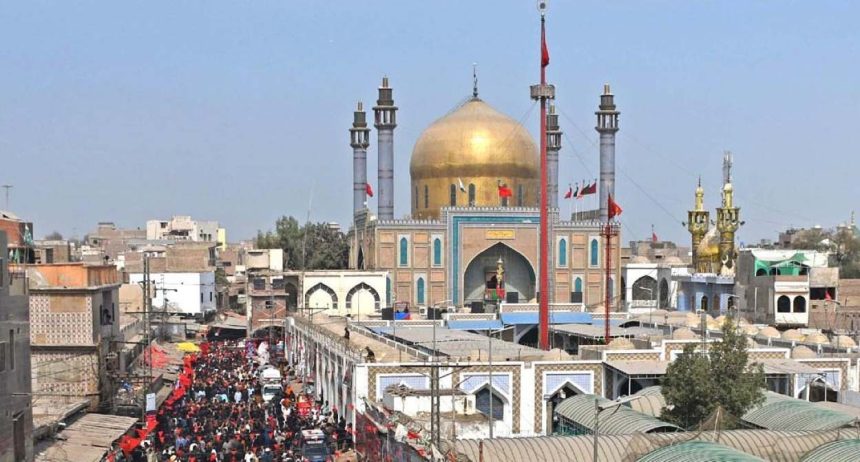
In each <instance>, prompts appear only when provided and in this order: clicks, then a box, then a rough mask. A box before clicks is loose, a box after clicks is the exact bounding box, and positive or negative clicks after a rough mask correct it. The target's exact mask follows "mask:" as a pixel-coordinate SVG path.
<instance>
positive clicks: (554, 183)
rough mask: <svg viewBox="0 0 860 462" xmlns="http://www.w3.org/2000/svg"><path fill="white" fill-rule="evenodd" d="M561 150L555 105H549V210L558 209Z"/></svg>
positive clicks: (547, 140) (547, 127)
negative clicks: (559, 158)
mask: <svg viewBox="0 0 860 462" xmlns="http://www.w3.org/2000/svg"><path fill="white" fill-rule="evenodd" d="M560 149H561V129H560V128H559V127H558V114H556V112H555V105H554V104H550V105H549V113H548V114H547V115H546V168H547V175H548V176H549V181H547V186H546V189H547V194H549V206H550V208H553V209H556V208H558V151H559V150H560Z"/></svg>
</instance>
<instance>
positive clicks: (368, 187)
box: [364, 183, 373, 197]
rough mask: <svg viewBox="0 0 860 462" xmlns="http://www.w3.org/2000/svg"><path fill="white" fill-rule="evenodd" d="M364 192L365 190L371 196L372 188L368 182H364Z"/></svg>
mask: <svg viewBox="0 0 860 462" xmlns="http://www.w3.org/2000/svg"><path fill="white" fill-rule="evenodd" d="M364 192H366V193H367V195H368V196H370V197H373V188H371V187H370V183H364Z"/></svg>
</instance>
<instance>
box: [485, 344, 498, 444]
mask: <svg viewBox="0 0 860 462" xmlns="http://www.w3.org/2000/svg"><path fill="white" fill-rule="evenodd" d="M487 339H488V343H489V345H488V347H487V349H488V356H489V360H490V372H489V378H490V439H493V427H495V426H496V419H495V416H494V415H493V333H492V332H490V335H489V336H487Z"/></svg>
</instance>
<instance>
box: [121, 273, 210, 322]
mask: <svg viewBox="0 0 860 462" xmlns="http://www.w3.org/2000/svg"><path fill="white" fill-rule="evenodd" d="M143 276H144V275H143V273H142V272H141V273H136V272H135V273H128V282H129V283H130V284H139V283H141V282H142V281H143ZM150 280H151V281H152V285H153V291H154V293H153V296H152V307H153V309H154V310H156V311H166V312H168V313H171V314H179V315H182V316H188V317H194V318H199V319H204V318H207V317H210V316H212V315H213V314H214V313H215V309H216V306H217V300H216V290H215V272H214V271H194V272H183V271H156V270H151V271H150Z"/></svg>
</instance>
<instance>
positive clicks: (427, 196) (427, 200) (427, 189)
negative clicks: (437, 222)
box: [424, 184, 430, 209]
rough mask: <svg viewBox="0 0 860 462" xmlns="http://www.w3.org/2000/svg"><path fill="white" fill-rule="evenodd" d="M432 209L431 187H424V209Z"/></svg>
mask: <svg viewBox="0 0 860 462" xmlns="http://www.w3.org/2000/svg"><path fill="white" fill-rule="evenodd" d="M429 207H430V187H428V186H427V185H426V184H425V185H424V208H425V209H426V208H429Z"/></svg>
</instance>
